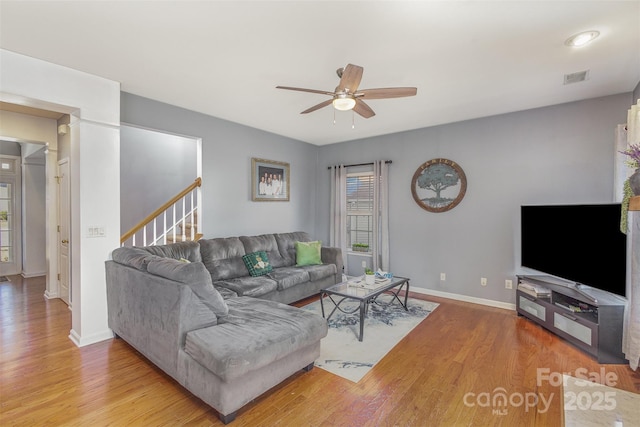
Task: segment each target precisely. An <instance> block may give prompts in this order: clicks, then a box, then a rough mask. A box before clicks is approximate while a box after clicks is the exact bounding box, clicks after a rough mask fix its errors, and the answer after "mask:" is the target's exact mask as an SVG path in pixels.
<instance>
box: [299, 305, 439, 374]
mask: <svg viewBox="0 0 640 427" xmlns="http://www.w3.org/2000/svg"><path fill="white" fill-rule="evenodd" d="M334 298H335V296H334ZM378 299H379V300H380V301H381V302H382V303H387V302H389V301H390V300H391V297H390V296H388V295H381V296H380V297H379V298H378ZM357 306H358V303H357V302H356V301H348V302H347V301H345V303H343V304H341V305H340V308H343V309H344V310H345V311H350V309H354V308H356V307H357ZM407 306H408V307H409V310H408V311H405V309H404V308H402V307H401V306H400V304H398V302H397V301H396V302H394V304H392V305H390V306H386V307H383V306H379V305H376V304H372V305H371V306H369V312H368V314H367V317H366V318H365V324H364V339H363V341H362V342H360V341H358V334H359V333H360V326H359V314H358V311H356V313H354V314H351V315H348V314H343V313H341V312H339V311H336V312H335V313H334V314H333V316H332V317H331V319H330V320H329V333H328V335H327V336H326V337H325V338H324V339H323V340H322V343H321V345H320V348H321V350H320V357H319V358H318V360H316V366H317V367H319V368H322V369H324V370H326V371H329V372H331V373H334V374H336V375H339V376H341V377H343V378H346V379H348V380H350V381H353V382H355V383H357V382H358V381H360V380H361V379H362V377H364V376H365V375H366V373H367V372H369V370H371V368H373V366H374V365H375V364H376V363H378V362H379V361H380V360H382V358H383V357H384V356H385V355H386V354H387V353H388V352H389V350H391V349H392V348H393V347H395V345H396V344H397V343H398V342H400V340H402V338H404V337H405V336H406V335H407V334H408V333H409V332H411V330H412V329H413V328H415V327H416V326H417V325H418V324H419V323H420V322H422V321H423V320H424V319H426V318H427V316H428V315H429V314H430V313H431V312H432V311H433V310H435V309H436V307H437V306H438V304H437V303H435V302H430V301H423V300H418V299H413V298H409V300H408V303H407ZM333 307H334V305H333V303H332V302H331V301H330V300H329V299H328V298H325V301H324V308H325V312H326V314H327V315H328V314H329V313H330V312H331V310H332V309H333ZM303 308H304V309H305V310H310V311H313V312H315V313H318V314H320V315H322V310H321V308H320V301H319V300H318V301H315V302H313V303H311V304H308V305H306V306H304V307H303Z"/></svg>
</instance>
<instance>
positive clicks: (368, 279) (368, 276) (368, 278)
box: [364, 268, 376, 285]
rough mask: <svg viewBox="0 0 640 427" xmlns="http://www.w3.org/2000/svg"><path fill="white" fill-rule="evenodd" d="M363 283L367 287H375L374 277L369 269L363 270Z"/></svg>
mask: <svg viewBox="0 0 640 427" xmlns="http://www.w3.org/2000/svg"><path fill="white" fill-rule="evenodd" d="M364 283H365V284H367V285H375V283H376V275H375V273H374V272H373V270H371V269H370V268H365V269H364Z"/></svg>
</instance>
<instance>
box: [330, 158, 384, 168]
mask: <svg viewBox="0 0 640 427" xmlns="http://www.w3.org/2000/svg"><path fill="white" fill-rule="evenodd" d="M384 162H385V163H386V164H390V163H393V161H392V160H385V161H384ZM372 164H373V162H369V163H357V164H355V165H344V167H345V168H352V167H356V166H368V165H372ZM327 169H331V166H327Z"/></svg>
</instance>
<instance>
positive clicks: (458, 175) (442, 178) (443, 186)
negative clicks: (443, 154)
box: [411, 159, 467, 212]
mask: <svg viewBox="0 0 640 427" xmlns="http://www.w3.org/2000/svg"><path fill="white" fill-rule="evenodd" d="M466 191H467V177H466V175H465V174H464V171H463V170H462V168H461V167H460V165H459V164H457V163H456V162H454V161H453V160H448V159H431V160H428V161H426V162H425V163H423V164H422V165H420V167H419V168H418V170H416V173H414V174H413V179H412V180H411V193H412V194H413V199H414V200H415V201H416V203H417V204H418V205H419V206H420V207H421V208H422V209H424V210H427V211H429V212H446V211H448V210H451V209H453V208H455V207H456V206H457V205H458V203H460V202H461V201H462V198H463V197H464V194H465V193H466Z"/></svg>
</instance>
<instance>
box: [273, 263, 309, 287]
mask: <svg viewBox="0 0 640 427" xmlns="http://www.w3.org/2000/svg"><path fill="white" fill-rule="evenodd" d="M269 278H271V279H273V280H275V281H276V283H277V285H278V290H279V291H281V290H283V289H288V288H291V287H293V286H296V285H299V284H301V283H307V282H308V281H309V280H310V278H309V273H308V272H307V271H306V270H304V269H302V268H298V267H281V268H276V269H275V270H273V271H272V272H271V273H269Z"/></svg>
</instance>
